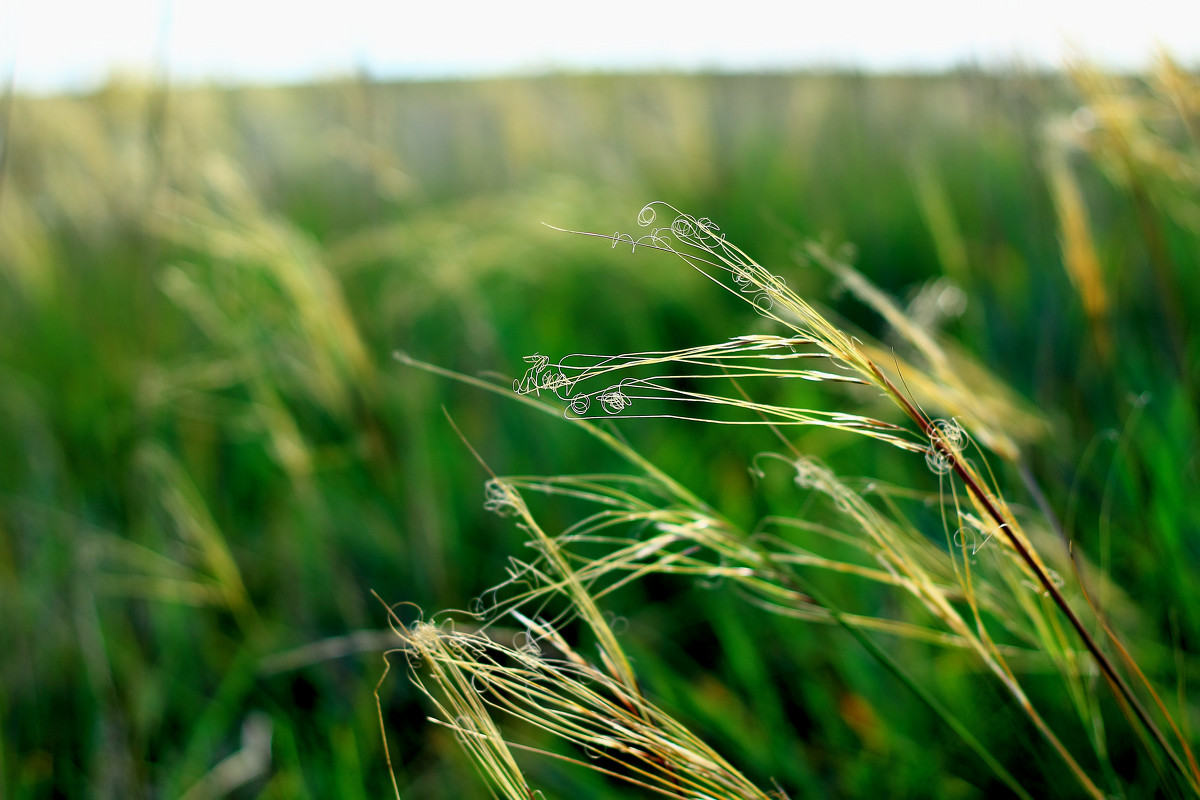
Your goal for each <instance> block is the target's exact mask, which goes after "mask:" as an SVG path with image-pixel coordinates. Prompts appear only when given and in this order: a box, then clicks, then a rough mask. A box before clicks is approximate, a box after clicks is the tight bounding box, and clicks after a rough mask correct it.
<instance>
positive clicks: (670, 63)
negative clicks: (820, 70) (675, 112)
mask: <svg viewBox="0 0 1200 800" xmlns="http://www.w3.org/2000/svg"><path fill="white" fill-rule="evenodd" d="M1159 46H1162V47H1165V48H1166V49H1167V50H1168V51H1169V52H1171V53H1172V54H1173V55H1174V56H1175V57H1176V58H1178V59H1180V60H1181V61H1183V62H1184V63H1185V64H1188V65H1191V66H1196V65H1200V0H1139V2H1137V3H1136V4H1134V3H1116V2H1108V3H1105V2H1098V0H1040V1H1039V0H1010V1H1009V2H1004V3H999V2H989V3H983V2H975V3H971V2H968V0H959V2H950V1H949V0H903V2H900V1H898V0H892V1H891V2H879V1H878V0H843V1H842V2H838V0H833V2H830V0H825V1H824V2H821V3H816V2H790V3H789V2H786V1H785V0H736V1H731V2H726V3H723V4H706V3H700V2H693V3H691V4H684V3H671V2H651V1H650V0H637V1H634V0H607V2H603V3H590V4H585V3H572V2H570V1H569V0H558V1H557V2H549V1H548V0H506V1H505V2H495V1H493V2H488V3H462V2H457V3H456V2H453V1H452V0H419V1H414V0H393V1H392V2H379V1H378V0H336V2H325V3H320V4H315V3H304V2H297V0H98V1H97V0H74V2H65V1H64V0H0V80H7V79H8V78H9V76H10V75H11V76H12V77H13V80H14V81H15V83H16V85H17V87H18V88H19V89H22V90H25V91H34V92H54V91H77V90H86V89H89V88H93V87H95V86H98V85H100V84H102V83H103V82H104V81H105V80H106V79H107V78H109V77H111V76H113V75H116V74H120V75H141V76H155V75H162V74H163V72H164V70H165V73H166V74H167V75H168V76H169V77H170V79H171V80H172V81H178V82H195V81H207V80H216V81H220V82H226V83H277V82H299V81H306V80H312V79H320V78H328V77H337V76H345V75H349V74H355V73H364V72H365V73H366V74H369V75H371V76H373V77H376V78H380V79H386V78H441V77H472V76H480V75H497V74H522V75H524V74H536V73H540V72H549V71H556V70H570V71H579V70H603V71H624V70H640V69H659V68H666V69H674V70H696V69H706V70H725V71H741V70H763V69H765V70H784V69H794V68H804V67H849V68H857V69H863V70H869V71H889V70H914V69H915V70H938V69H946V68H953V67H955V66H962V65H967V64H976V65H982V66H1003V65H1011V64H1020V65H1024V66H1039V67H1054V66H1061V65H1062V64H1063V63H1064V62H1065V60H1066V59H1067V58H1069V57H1071V55H1072V54H1074V53H1079V54H1082V55H1084V56H1086V57H1088V58H1089V59H1091V60H1093V61H1096V62H1098V63H1100V64H1102V65H1105V66H1109V67H1114V68H1118V69H1137V68H1140V67H1143V66H1146V65H1148V64H1149V63H1150V61H1151V59H1152V58H1153V55H1154V53H1155V52H1156V48H1157V47H1159Z"/></svg>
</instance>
